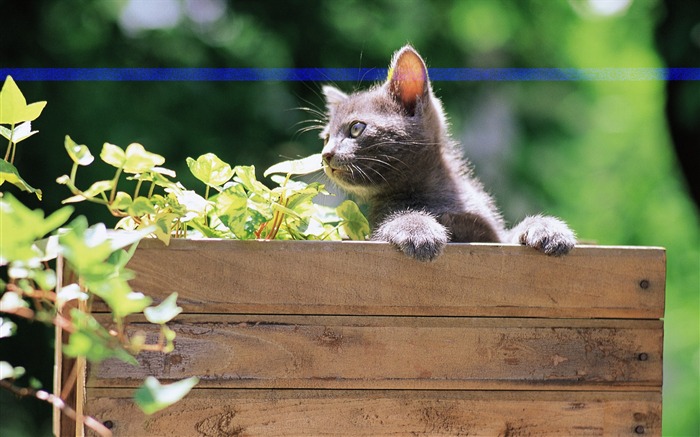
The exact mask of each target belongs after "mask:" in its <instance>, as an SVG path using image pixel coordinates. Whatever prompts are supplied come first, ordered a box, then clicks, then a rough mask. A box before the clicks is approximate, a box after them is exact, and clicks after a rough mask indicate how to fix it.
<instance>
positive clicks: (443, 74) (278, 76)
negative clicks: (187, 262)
mask: <svg viewBox="0 0 700 437" xmlns="http://www.w3.org/2000/svg"><path fill="white" fill-rule="evenodd" d="M386 74H387V70H386V69H383V68H0V78H4V77H5V76H8V75H10V76H12V77H13V78H14V79H15V80H16V81H68V82H70V81H134V82H140V81H161V82H167V81H185V82H189V81H229V82H256V81H293V82H295V81H311V82H327V81H333V82H348V81H352V82H363V81H373V82H374V81H380V80H383V79H384V78H386ZM428 74H429V76H430V78H431V79H432V80H434V81H466V82H483V81H486V82H488V81H496V82H508V81H535V82H536V81H650V80H652V81H655V80H672V81H695V80H700V68H431V69H429V73H428Z"/></svg>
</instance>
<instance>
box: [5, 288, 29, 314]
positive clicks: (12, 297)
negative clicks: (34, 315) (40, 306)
mask: <svg viewBox="0 0 700 437" xmlns="http://www.w3.org/2000/svg"><path fill="white" fill-rule="evenodd" d="M20 308H29V304H28V303H27V302H26V301H25V300H24V299H22V297H21V296H20V295H19V294H17V293H15V292H14V291H6V292H5V293H3V295H2V298H0V312H3V313H13V312H15V311H17V310H18V309H20Z"/></svg>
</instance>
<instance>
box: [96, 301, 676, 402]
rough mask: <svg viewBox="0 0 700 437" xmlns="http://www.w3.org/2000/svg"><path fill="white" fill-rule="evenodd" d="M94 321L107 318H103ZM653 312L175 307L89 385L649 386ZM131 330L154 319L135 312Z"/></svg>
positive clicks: (656, 371)
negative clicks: (149, 347) (382, 313)
mask: <svg viewBox="0 0 700 437" xmlns="http://www.w3.org/2000/svg"><path fill="white" fill-rule="evenodd" d="M103 322H105V323H108V322H109V320H108V319H107V317H103ZM662 326H663V325H662V322H661V321H649V320H577V319H571V320H553V319H518V318H505V319H489V318H450V317H443V318H440V317H376V316H372V317H366V316H361V317H351V316H247V315H191V314H189V315H180V316H179V317H178V318H177V319H176V321H175V322H173V323H172V324H170V327H171V328H172V329H174V330H175V331H176V332H177V339H176V341H175V342H176V346H175V350H174V352H172V353H171V354H168V355H164V354H160V353H142V354H140V355H139V357H138V360H139V362H140V364H141V365H140V366H139V367H134V366H130V365H128V364H124V363H122V362H120V361H117V360H109V361H107V362H104V363H102V364H101V365H100V366H99V367H97V368H95V369H93V371H92V372H91V373H92V374H91V376H90V379H89V381H88V385H89V386H91V387H120V386H123V387H133V386H136V385H138V384H140V382H141V381H142V380H143V378H145V377H146V376H148V375H153V376H156V377H157V378H159V379H160V380H162V381H168V380H174V379H181V378H184V377H188V376H192V375H195V376H199V377H200V378H201V382H200V386H201V387H229V388H352V389H462V390H473V389H518V390H551V389H562V390H631V389H634V390H659V388H660V387H661V381H662V343H663V330H662ZM131 329H133V330H134V331H137V330H138V331H145V332H149V331H150V338H151V340H152V341H153V340H154V339H155V337H156V333H155V331H154V328H153V327H152V326H151V325H149V324H143V323H139V322H135V323H133V324H132V326H131Z"/></svg>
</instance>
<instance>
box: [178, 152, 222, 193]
mask: <svg viewBox="0 0 700 437" xmlns="http://www.w3.org/2000/svg"><path fill="white" fill-rule="evenodd" d="M187 166H188V167H189V169H190V171H191V172H192V174H193V175H194V177H196V178H197V179H199V180H200V181H202V182H204V183H205V184H207V185H209V186H210V187H215V188H218V187H220V186H222V185H223V184H225V183H226V182H227V181H229V180H230V179H231V178H232V177H233V169H232V168H231V166H230V165H229V164H227V163H225V162H224V161H222V160H221V159H219V157H218V156H216V155H215V154H213V153H206V154H204V155H201V156H200V157H199V158H197V159H196V160H195V159H192V158H189V157H188V158H187Z"/></svg>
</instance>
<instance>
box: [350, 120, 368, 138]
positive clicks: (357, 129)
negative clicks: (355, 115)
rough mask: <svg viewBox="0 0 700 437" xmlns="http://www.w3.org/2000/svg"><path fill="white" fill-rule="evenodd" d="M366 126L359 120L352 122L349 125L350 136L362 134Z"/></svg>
mask: <svg viewBox="0 0 700 437" xmlns="http://www.w3.org/2000/svg"><path fill="white" fill-rule="evenodd" d="M366 127H367V125H366V124H364V123H363V122H361V121H356V122H354V123H353V124H352V125H351V126H350V136H351V137H353V138H357V137H359V136H360V135H362V132H364V130H365V128H366Z"/></svg>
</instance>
